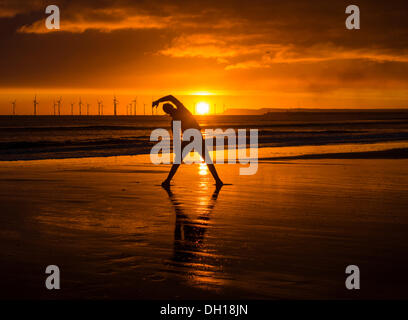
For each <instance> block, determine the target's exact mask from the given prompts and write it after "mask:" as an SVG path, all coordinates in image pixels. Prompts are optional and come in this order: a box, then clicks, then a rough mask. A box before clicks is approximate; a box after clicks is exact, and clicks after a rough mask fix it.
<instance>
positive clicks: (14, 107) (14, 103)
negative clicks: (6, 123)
mask: <svg viewBox="0 0 408 320" xmlns="http://www.w3.org/2000/svg"><path fill="white" fill-rule="evenodd" d="M11 105H12V107H13V116H15V115H16V100H14V101H12V102H11Z"/></svg>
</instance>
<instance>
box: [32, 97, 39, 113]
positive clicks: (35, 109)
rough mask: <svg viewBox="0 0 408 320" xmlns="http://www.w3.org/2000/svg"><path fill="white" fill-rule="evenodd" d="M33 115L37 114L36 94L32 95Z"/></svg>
mask: <svg viewBox="0 0 408 320" xmlns="http://www.w3.org/2000/svg"><path fill="white" fill-rule="evenodd" d="M33 103H34V115H35V116H36V115H37V106H38V101H37V95H35V96H34V101H33Z"/></svg>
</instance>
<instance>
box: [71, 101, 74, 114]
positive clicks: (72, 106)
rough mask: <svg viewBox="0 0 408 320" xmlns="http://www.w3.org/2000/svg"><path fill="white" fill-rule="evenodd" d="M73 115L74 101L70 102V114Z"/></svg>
mask: <svg viewBox="0 0 408 320" xmlns="http://www.w3.org/2000/svg"><path fill="white" fill-rule="evenodd" d="M73 115H74V103H73V102H71V116H73Z"/></svg>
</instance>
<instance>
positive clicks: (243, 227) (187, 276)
mask: <svg viewBox="0 0 408 320" xmlns="http://www.w3.org/2000/svg"><path fill="white" fill-rule="evenodd" d="M265 154H267V153H265ZM350 158H352V157H350ZM239 167H240V165H239V164H236V165H217V169H218V171H219V174H220V176H222V177H223V180H224V181H225V182H226V183H230V184H231V185H226V186H224V187H222V188H221V190H216V188H215V186H214V185H213V181H212V178H211V175H209V174H208V170H207V168H206V166H205V165H199V164H194V165H183V166H182V167H181V168H180V170H179V172H178V173H177V175H176V177H175V179H174V182H173V185H172V187H171V188H170V190H169V191H166V190H165V189H163V188H162V187H161V186H159V184H160V182H161V181H162V180H163V179H164V178H165V176H166V174H167V172H168V169H169V166H168V165H160V166H154V165H152V164H151V163H150V161H149V157H148V156H147V155H138V156H119V157H106V158H84V159H61V160H40V161H14V162H2V163H1V166H0V200H1V204H2V206H1V215H0V220H1V221H0V246H1V252H2V254H1V257H0V271H1V274H2V275H3V277H2V278H1V280H0V281H1V282H0V286H1V287H2V290H1V291H0V292H1V293H0V294H1V298H3V299H12V298H41V299H66V298H80V299H95V298H111V299H116V298H127V299H136V298H137V299H218V298H222V299H228V298H232V299H243V298H251V299H340V298H350V299H365V298H374V299H377V298H408V295H407V290H406V288H407V287H408V277H407V275H406V266H407V263H408V257H407V252H408V242H407V241H406V240H407V232H408V217H407V215H406V208H407V198H408V160H407V159H398V160H397V159H376V160H375V161H374V160H370V159H311V160H301V159H298V160H280V161H277V160H268V157H267V156H265V159H263V160H262V159H261V160H260V162H259V168H258V173H257V174H256V175H253V176H240V175H239V174H238V170H239ZM404 239H405V240H404ZM51 264H54V265H58V266H59V268H60V271H61V290H54V291H48V290H46V289H45V286H44V281H45V278H46V275H45V268H46V266H47V265H51ZM351 264H354V265H358V266H359V268H360V271H361V290H359V291H348V290H346V288H345V285H344V282H345V279H346V275H345V268H346V266H347V265H351Z"/></svg>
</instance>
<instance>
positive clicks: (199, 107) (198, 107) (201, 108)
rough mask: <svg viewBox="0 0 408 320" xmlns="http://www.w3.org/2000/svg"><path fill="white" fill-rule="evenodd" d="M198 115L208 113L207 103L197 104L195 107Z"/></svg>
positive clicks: (208, 106)
mask: <svg viewBox="0 0 408 320" xmlns="http://www.w3.org/2000/svg"><path fill="white" fill-rule="evenodd" d="M196 111H197V113H198V114H207V113H208V112H209V111H210V105H209V104H208V103H207V102H199V103H197V105H196Z"/></svg>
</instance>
